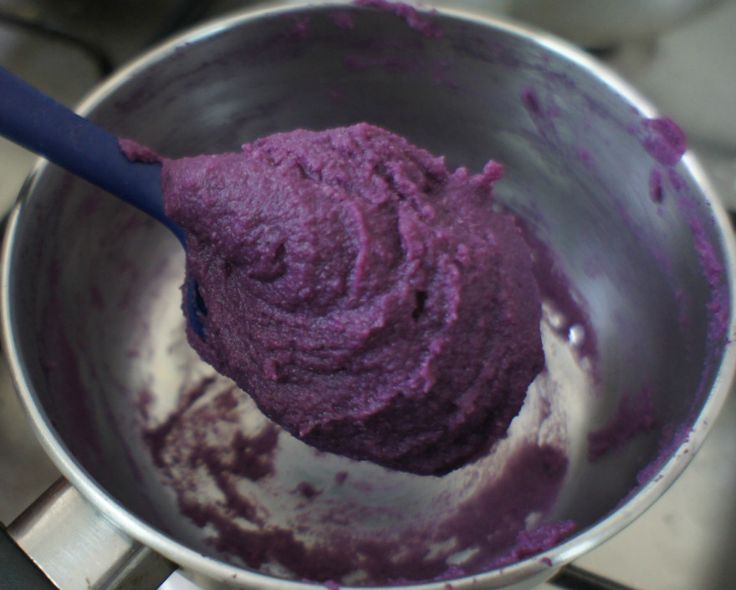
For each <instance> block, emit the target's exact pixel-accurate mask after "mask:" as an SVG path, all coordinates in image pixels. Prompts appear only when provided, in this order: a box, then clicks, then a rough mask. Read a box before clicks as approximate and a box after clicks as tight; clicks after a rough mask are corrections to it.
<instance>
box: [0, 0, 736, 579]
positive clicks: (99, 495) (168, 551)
mask: <svg viewBox="0 0 736 590" xmlns="http://www.w3.org/2000/svg"><path fill="white" fill-rule="evenodd" d="M349 6H353V3H352V2H351V1H350V0H327V1H321V2H317V3H315V2H307V1H304V2H300V3H298V4H296V3H294V2H277V3H275V4H273V3H271V4H269V5H267V6H265V7H261V8H255V9H254V8H250V9H245V10H241V11H238V12H235V13H232V14H229V15H225V16H221V17H219V18H215V19H213V20H210V21H208V22H206V23H204V24H200V25H198V26H195V27H194V28H191V29H189V30H186V31H184V32H183V33H180V34H177V35H176V36H174V37H172V38H170V39H169V40H167V41H165V42H163V43H162V44H160V45H158V46H156V47H154V48H152V49H150V50H148V51H146V52H145V53H143V54H142V55H141V56H140V57H138V58H136V59H135V60H133V61H132V62H130V63H129V64H128V65H126V66H124V67H123V68H121V69H120V70H118V71H117V72H116V73H115V74H114V75H113V76H111V77H110V78H109V79H107V80H106V81H104V82H103V83H102V84H100V85H98V86H97V87H96V88H95V89H93V90H92V91H91V92H90V93H89V94H88V95H87V96H86V98H85V99H83V100H82V101H81V103H80V104H79V105H78V107H77V109H76V111H77V112H78V113H79V114H82V115H84V114H86V113H89V112H90V111H91V110H92V109H93V108H94V107H96V106H97V104H98V103H100V102H101V101H102V100H103V99H105V98H107V97H108V96H109V95H110V94H111V93H113V92H114V91H115V90H116V89H117V88H118V87H120V86H121V85H122V84H123V83H125V82H126V81H127V80H128V79H130V78H131V77H134V76H136V75H138V74H140V73H141V72H143V71H144V70H145V69H146V68H148V67H149V66H150V65H151V64H152V63H156V62H158V61H161V60H163V59H166V58H168V57H170V56H171V55H172V54H174V53H175V52H176V51H177V50H178V48H180V47H182V46H184V45H188V44H192V43H198V42H201V41H203V40H205V39H207V38H209V37H212V36H215V35H217V34H219V33H221V32H223V31H226V30H230V29H232V28H234V27H239V26H242V25H245V24H247V23H248V22H250V21H253V20H257V19H259V18H261V17H264V16H272V15H275V14H285V13H290V12H300V11H304V10H310V9H318V10H319V9H323V8H325V7H335V8H339V7H349ZM436 13H437V14H439V15H442V16H448V17H451V18H454V19H460V20H465V21H467V22H470V23H473V24H478V25H481V26H483V27H486V28H490V29H495V30H502V31H504V32H505V33H509V34H512V35H515V36H518V37H522V38H524V39H525V40H527V41H529V42H532V43H534V44H536V45H538V46H540V47H542V48H544V49H545V50H547V51H549V52H551V53H554V54H556V55H557V56H558V57H560V58H562V59H563V60H565V61H568V62H571V63H572V64H574V65H575V66H576V67H579V68H581V69H582V70H584V71H586V72H587V73H588V74H590V75H591V76H593V77H594V78H597V79H598V80H600V81H602V82H604V83H605V84H606V85H607V86H608V87H609V88H611V90H612V91H614V92H616V93H617V94H619V95H620V96H621V97H622V98H623V99H624V100H626V101H627V102H628V103H629V104H631V105H632V106H633V107H635V108H636V109H637V110H638V111H639V113H640V114H641V115H642V116H644V117H650V118H651V117H656V116H657V111H656V110H655V109H654V107H653V106H652V105H651V104H650V103H649V102H648V100H646V99H645V98H644V97H643V96H642V95H640V94H639V93H638V92H637V91H636V90H635V89H634V88H632V87H631V86H630V85H629V84H628V83H627V82H625V81H624V80H623V79H622V78H621V77H620V76H619V75H618V74H616V73H614V72H613V71H612V70H610V69H609V68H608V67H607V66H604V65H602V64H601V63H599V62H598V61H596V60H595V59H594V58H592V57H590V56H589V55H587V54H586V53H584V52H583V51H582V50H581V49H579V48H577V47H575V46H574V45H573V44H571V43H569V42H567V41H564V40H561V39H559V38H557V37H555V36H553V35H551V34H549V33H546V32H543V31H540V30H538V29H536V28H534V27H531V26H528V25H521V24H518V23H516V22H514V21H511V20H509V19H507V18H499V17H495V16H493V17H491V16H487V15H479V14H476V13H474V12H472V11H468V10H463V9H449V8H445V7H442V8H437V9H436ZM47 166H48V162H47V161H46V160H45V159H42V158H39V159H38V160H37V161H36V164H35V165H34V167H33V170H32V171H31V173H30V175H29V176H28V178H27V179H26V181H25V183H24V184H23V187H22V188H21V191H20V195H19V202H18V204H17V205H16V206H15V208H14V210H13V212H12V214H11V216H10V218H9V220H8V227H7V230H6V233H5V237H4V240H3V249H2V258H1V259H0V264H2V271H1V274H0V307H1V309H0V319H1V320H2V340H3V346H4V349H5V355H6V358H7V360H8V363H9V367H10V371H11V374H12V377H13V381H14V384H15V388H16V391H17V393H18V395H19V397H20V399H21V402H22V405H23V407H24V409H25V411H26V412H27V414H28V416H29V417H30V419H31V423H32V425H33V428H34V430H35V432H36V435H37V437H38V439H39V441H40V442H41V444H42V446H43V447H44V449H45V451H46V452H47V454H48V455H49V456H50V458H51V459H52V460H53V462H54V463H55V464H56V467H57V468H58V469H59V470H60V471H61V473H62V474H63V475H64V476H65V477H66V478H67V479H68V480H69V481H70V482H71V483H72V484H73V485H74V486H75V487H76V488H77V490H78V491H79V492H80V493H81V494H82V495H83V496H84V497H85V498H86V499H87V500H88V501H89V502H90V503H92V504H93V505H94V506H95V507H96V508H97V509H98V510H99V511H100V512H101V513H102V514H104V515H105V516H107V517H108V518H109V519H110V520H112V521H113V522H114V523H115V524H116V525H117V526H119V527H120V528H121V529H122V530H123V531H125V532H126V533H127V534H129V535H130V536H131V537H133V538H134V539H136V540H138V541H139V542H141V543H143V544H145V545H147V546H149V547H151V548H153V549H154V550H156V551H157V552H159V553H161V554H162V555H164V556H166V557H168V558H169V559H171V560H172V561H174V562H175V563H177V564H179V565H181V566H184V567H187V568H190V569H193V570H195V571H197V572H199V573H202V574H203V575H205V576H207V577H210V578H213V579H215V580H221V581H227V582H228V583H234V584H240V585H250V586H251V587H254V588H259V589H262V590H316V589H317V588H324V585H323V584H321V583H308V582H300V581H296V580H288V579H282V578H276V577H273V576H270V575H266V574H262V573H259V572H256V571H251V570H247V569H245V568H241V567H237V566H234V565H230V564H227V563H225V562H222V561H219V560H217V559H215V558H213V557H209V556H207V555H204V554H202V553H199V552H198V551H195V550H193V549H191V548H188V547H186V546H185V545H183V544H182V543H180V542H178V541H176V540H174V539H172V538H170V537H168V536H167V535H165V534H164V533H163V532H160V531H158V530H157V529H155V528H154V527H152V526H150V525H149V524H147V523H145V522H144V521H143V520H142V519H140V518H138V517H137V516H134V515H133V514H131V513H130V512H129V511H128V510H126V509H125V508H124V507H123V506H122V505H121V504H120V503H119V502H118V501H117V500H115V499H114V498H113V497H112V496H111V495H110V494H108V493H107V492H106V491H105V490H104V489H103V488H102V486H100V485H99V484H98V483H97V482H96V481H95V480H94V478H93V477H92V476H91V475H90V474H89V473H88V472H87V471H86V470H85V469H84V468H83V467H82V466H81V465H80V464H79V463H78V462H77V461H76V459H75V458H74V457H73V456H72V454H71V453H70V452H69V450H68V449H67V447H66V445H65V444H64V443H63V441H62V439H61V437H60V436H59V434H58V433H57V432H56V429H55V428H54V427H53V425H52V424H51V421H50V420H49V418H48V416H47V415H46V414H45V412H43V410H42V408H41V404H40V403H39V401H38V398H37V396H36V394H35V392H34V391H33V390H32V387H31V382H30V378H29V375H28V374H27V371H26V369H25V366H24V362H23V359H22V357H21V353H20V347H19V344H18V342H17V338H16V333H15V332H16V330H15V329H14V322H13V314H12V308H11V296H10V294H11V292H12V284H13V275H14V272H13V261H14V255H15V248H14V246H15V243H16V239H15V238H16V231H17V228H18V224H19V220H20V219H21V216H22V215H23V210H24V208H25V207H26V206H27V201H28V198H29V196H30V195H31V194H32V192H33V188H34V187H35V185H36V183H37V181H38V179H39V177H40V176H41V175H42V173H43V172H44V171H45V169H46V167H47ZM683 166H684V168H685V170H686V171H687V172H688V173H689V174H690V175H691V176H692V178H693V179H694V180H695V181H696V182H697V183H698V185H699V186H700V187H701V189H702V192H703V195H704V200H705V202H706V205H708V207H709V208H710V209H711V211H712V214H713V220H714V223H715V226H716V228H717V230H718V238H719V240H720V244H719V246H720V248H721V249H722V251H723V254H724V259H725V262H726V266H727V277H726V280H727V283H728V286H729V305H730V310H729V324H728V331H727V335H728V342H727V343H726V345H725V348H724V352H723V356H722V358H721V359H720V365H719V367H718V371H717V373H716V375H715V379H714V383H713V386H712V388H711V390H710V391H709V392H708V396H707V398H706V400H705V402H704V403H703V407H702V409H701V411H700V413H699V415H698V416H697V418H696V419H695V421H694V422H693V425H692V428H691V431H690V433H689V436H688V437H687V439H686V440H685V441H683V442H682V443H681V444H680V445H679V446H678V447H677V450H676V451H675V452H674V453H673V454H672V456H671V457H670V458H669V459H668V460H667V461H666V462H664V464H663V465H662V466H661V467H660V468H659V470H658V471H657V473H656V474H655V475H654V476H653V477H651V479H650V480H649V481H648V482H647V483H646V484H644V485H642V486H641V487H640V488H639V489H638V490H637V491H636V492H635V493H633V494H631V495H630V496H629V497H628V498H627V499H626V500H625V502H624V503H623V504H621V505H620V506H619V507H618V508H616V509H614V510H613V511H611V512H610V513H609V514H608V515H606V516H605V517H603V518H602V519H601V520H600V521H599V522H598V523H596V524H595V525H593V526H592V527H590V528H587V529H584V530H582V531H581V532H579V533H577V534H574V535H572V536H570V537H569V538H568V539H567V540H566V541H564V542H563V543H561V544H559V545H556V546H555V547H552V548H551V549H549V550H547V551H545V552H544V553H543V554H540V555H534V556H531V557H528V558H525V559H523V560H521V561H518V562H516V563H514V564H511V565H508V566H504V567H501V568H497V569H493V570H489V571H486V572H482V573H479V574H476V575H473V576H465V577H462V578H457V579H452V580H449V579H448V580H442V581H433V582H422V583H414V584H409V585H404V586H401V588H404V589H406V590H444V588H445V587H446V586H445V584H446V583H448V582H451V583H452V585H453V587H454V588H456V589H457V590H461V589H462V588H467V587H470V586H475V585H476V584H479V585H484V584H485V585H487V586H488V587H500V586H505V585H507V584H511V583H514V582H520V581H522V580H525V579H527V578H530V577H532V576H545V575H546V577H551V576H552V575H553V574H554V573H555V571H556V570H557V569H558V568H560V567H562V566H563V565H565V564H566V563H569V562H571V561H573V560H575V559H577V558H578V557H580V556H581V555H583V554H584V553H586V552H587V551H589V550H590V549H592V548H594V547H596V546H598V545H600V544H601V543H603V542H604V541H606V540H607V539H609V538H610V537H612V536H613V535H615V534H616V533H618V532H619V531H621V530H622V529H623V528H625V527H626V526H628V525H629V524H631V522H633V521H634V520H635V519H636V518H637V517H638V516H640V515H641V514H642V513H643V512H644V511H645V510H646V509H647V508H649V507H650V506H651V505H652V504H653V503H654V502H655V500H657V498H659V497H660V496H661V495H662V494H663V493H664V492H665V491H666V490H667V489H668V488H669V487H670V485H672V483H674V481H675V480H676V479H677V477H678V476H679V475H680V474H681V473H682V471H683V470H684V468H685V467H686V465H687V464H688V463H689V462H690V460H691V459H692V458H693V456H694V455H695V453H696V451H697V450H698V449H699V448H700V447H701V445H702V443H703V441H704V440H705V437H706V435H707V433H708V431H709V430H710V428H711V426H712V424H713V422H714V420H715V418H716V417H717V415H718V413H719V412H720V410H721V407H722V406H723V403H724V401H725V399H726V397H727V395H728V393H729V391H730V388H731V384H732V382H733V378H734V373H735V372H736V349H735V348H734V345H733V339H734V336H735V335H736V314H735V313H734V311H735V309H736V292H735V291H736V288H735V287H736V278H735V277H734V269H736V242H735V241H734V236H733V232H732V230H731V226H730V221H729V218H728V215H727V214H726V212H725V210H724V208H723V206H722V205H721V203H720V201H719V200H718V198H717V197H716V196H715V191H714V190H713V188H712V186H711V185H710V183H709V181H708V179H707V178H706V176H705V174H704V172H703V169H702V168H701V166H700V164H699V163H698V161H697V159H696V158H695V156H694V155H693V154H692V153H690V152H688V153H686V155H685V156H684V157H683ZM387 587H388V586H381V587H366V586H360V587H357V588H359V589H360V590H371V588H374V590H377V589H379V588H387ZM344 588H345V590H347V587H344Z"/></svg>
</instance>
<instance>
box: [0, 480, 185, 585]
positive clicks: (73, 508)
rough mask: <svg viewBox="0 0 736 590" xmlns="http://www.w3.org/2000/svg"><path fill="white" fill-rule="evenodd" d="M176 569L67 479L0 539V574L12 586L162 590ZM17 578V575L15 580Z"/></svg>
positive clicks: (29, 508)
mask: <svg viewBox="0 0 736 590" xmlns="http://www.w3.org/2000/svg"><path fill="white" fill-rule="evenodd" d="M175 569H176V566H175V565H174V564H173V563H171V562H170V561H168V560H167V559H165V558H164V557H162V556H161V555H159V554H157V553H155V552H154V551H152V550H151V549H149V548H148V547H145V546H144V545H141V544H140V543H138V542H137V541H134V540H133V539H131V538H130V537H129V536H128V535H126V534H125V533H123V532H122V531H121V530H120V529H118V528H117V527H116V526H114V525H113V524H112V523H111V522H110V521H108V520H107V518H105V517H104V516H103V515H102V514H101V513H100V512H98V511H97V510H96V509H95V508H94V507H93V506H92V505H91V504H90V503H89V502H87V501H86V500H85V499H84V498H83V497H82V496H81V494H80V493H79V492H78V491H77V490H76V489H75V488H74V487H73V486H72V485H70V484H69V482H67V481H66V480H65V479H63V478H62V479H59V480H57V481H56V482H55V483H54V484H53V485H52V486H51V487H50V488H49V489H48V490H46V491H45V492H44V493H43V494H42V495H41V496H40V497H39V498H38V499H37V500H36V501H35V502H34V503H33V504H32V505H31V506H29V507H28V508H27V509H26V510H25V511H24V512H23V513H22V514H21V515H20V516H19V517H18V518H16V519H15V520H14V521H13V522H12V523H11V524H10V526H9V527H8V528H7V531H6V530H4V529H3V534H2V535H0V571H1V572H2V574H3V577H4V581H8V578H7V577H6V576H8V575H9V576H11V577H10V578H9V579H10V581H11V582H12V581H14V580H16V579H17V580H18V581H17V583H11V585H10V587H12V588H24V589H25V588H28V589H29V590H37V589H38V590H47V589H52V588H60V589H61V590H67V589H69V590H71V589H77V588H85V589H90V590H141V589H143V588H158V587H159V586H160V584H161V583H162V582H163V581H164V580H166V579H167V578H168V577H169V575H170V574H171V572H173V571H174V570H175ZM13 576H17V578H14V577H13Z"/></svg>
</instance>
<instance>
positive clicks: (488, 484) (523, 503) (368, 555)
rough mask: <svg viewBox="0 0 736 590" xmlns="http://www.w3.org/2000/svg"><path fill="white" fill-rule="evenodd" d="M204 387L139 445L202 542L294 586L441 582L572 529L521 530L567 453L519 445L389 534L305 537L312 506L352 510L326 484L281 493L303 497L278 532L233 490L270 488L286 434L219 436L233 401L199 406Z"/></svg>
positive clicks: (541, 510) (538, 548) (553, 492)
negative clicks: (465, 490)
mask: <svg viewBox="0 0 736 590" xmlns="http://www.w3.org/2000/svg"><path fill="white" fill-rule="evenodd" d="M202 384H209V385H208V387H210V388H215V389H216V388H217V387H220V386H219V385H218V384H217V383H216V382H214V381H210V380H208V379H205V380H203V381H201V382H200V383H199V384H197V385H196V386H195V387H194V388H193V390H192V392H191V393H187V392H185V393H184V395H183V396H182V403H180V404H179V406H178V407H177V409H176V410H174V412H173V414H172V416H175V417H174V418H173V419H167V420H166V421H165V422H164V423H163V424H164V425H165V426H163V427H159V428H156V427H153V428H151V429H149V432H151V431H154V432H157V434H156V435H155V436H148V437H147V439H148V441H149V444H152V445H153V447H152V451H153V452H154V453H156V454H157V456H158V457H160V460H163V467H162V469H163V472H164V473H165V474H166V475H167V477H168V478H169V483H170V485H171V486H172V488H173V489H174V491H175V492H176V494H177V498H178V503H179V507H180V509H181V511H182V513H183V514H184V515H186V516H187V517H189V518H190V519H191V520H192V521H193V522H194V523H195V524H197V525H198V526H201V527H207V529H208V530H209V531H210V534H209V543H210V544H211V545H212V547H213V548H214V549H216V550H217V551H218V552H220V553H221V554H223V555H225V556H229V557H230V558H232V559H234V560H235V561H236V563H242V564H244V565H247V566H248V567H251V568H255V569H261V568H263V567H269V566H273V565H274V564H278V565H279V566H281V567H283V568H286V569H287V570H288V572H289V573H290V575H293V576H294V577H296V578H297V579H302V580H310V581H317V582H322V583H324V584H335V585H337V584H340V583H344V582H345V580H346V578H349V576H351V575H352V574H354V573H355V572H356V571H358V570H360V571H361V572H363V574H364V575H365V577H364V578H363V581H362V582H361V583H364V584H375V585H383V584H398V583H409V582H417V581H427V580H443V579H449V578H453V577H459V576H463V575H470V574H473V573H476V572H478V571H481V570H484V569H488V568H495V567H502V566H505V565H508V564H510V563H513V562H515V561H518V560H520V559H524V558H526V557H529V556H531V555H534V554H538V553H540V552H543V551H545V550H547V549H549V548H551V547H553V546H554V545H556V544H558V543H559V542H560V541H561V540H563V539H564V538H565V537H567V536H568V535H569V534H571V533H572V532H573V530H574V529H575V526H574V524H573V523H571V522H569V521H563V522H545V521H541V522H537V523H535V524H530V522H529V519H530V515H538V516H539V515H543V514H545V513H547V512H548V511H549V510H550V509H551V507H552V506H553V504H554V502H555V500H556V498H557V495H558V493H559V490H560V486H561V485H562V482H563V480H564V478H565V474H566V472H567V458H566V456H565V453H564V451H562V450H560V449H558V448H556V447H553V446H549V445H544V444H536V443H532V442H527V443H523V444H521V445H520V446H519V447H518V448H516V449H515V450H514V451H512V452H511V454H510V455H509V457H508V460H507V461H505V462H504V463H503V464H502V466H500V468H499V470H498V471H495V472H493V473H489V474H487V477H486V480H485V481H484V482H483V483H480V484H479V485H478V486H477V487H476V489H475V490H474V491H473V493H472V494H471V495H470V496H468V497H467V498H465V499H464V500H461V501H459V502H456V501H454V500H453V499H452V497H451V496H450V497H447V498H445V499H442V497H440V498H439V499H437V501H436V505H435V507H434V510H433V512H430V513H427V514H425V515H424V516H423V517H422V518H421V519H403V520H402V519H401V518H398V519H397V520H396V521H395V523H394V525H393V526H391V527H390V528H388V529H379V530H378V531H376V532H375V533H371V532H370V528H368V529H365V528H363V527H362V526H353V527H349V526H345V527H342V526H341V527H337V528H333V529H331V530H332V531H333V532H332V533H331V534H330V535H329V537H328V538H319V539H316V540H314V541H313V542H305V541H304V539H303V538H302V537H300V536H299V531H300V530H302V529H303V527H305V526H307V527H308V526H309V522H310V519H309V516H310V513H311V512H312V511H314V510H324V509H325V508H326V507H327V512H326V513H325V514H326V518H327V519H328V520H329V521H330V522H333V523H335V522H345V524H346V525H348V524H349V523H351V522H352V519H353V518H354V515H355V514H356V510H357V511H358V512H357V513H358V514H360V513H361V510H362V508H361V507H360V506H355V505H353V504H352V503H351V501H350V500H346V499H345V498H344V497H342V496H340V495H337V496H336V495H335V490H334V489H333V490H332V491H331V492H327V491H320V490H317V489H316V488H315V487H314V486H313V485H312V484H311V483H309V482H301V483H300V484H299V485H298V486H297V489H296V490H286V493H287V495H289V496H293V495H294V493H295V492H296V494H297V495H298V496H301V497H303V498H304V499H305V500H307V502H303V504H302V506H303V508H302V510H303V513H302V516H297V517H296V520H294V521H292V522H291V523H290V525H289V526H288V527H284V526H280V525H276V524H274V523H273V522H271V521H270V520H269V517H268V509H267V508H265V507H264V506H262V505H261V504H260V502H259V501H258V499H257V498H255V497H254V496H253V495H252V494H251V493H250V492H249V489H250V488H249V487H248V486H247V485H243V484H244V483H246V482H249V481H252V482H255V483H257V484H258V485H259V486H268V485H269V483H270V482H273V481H276V478H277V476H278V473H277V471H276V469H277V468H276V466H275V464H274V458H275V455H274V453H275V451H276V449H277V448H278V441H279V439H280V437H281V436H285V435H283V434H280V433H279V432H278V429H277V427H275V426H270V425H267V426H265V428H264V429H261V430H257V431H255V432H253V433H245V432H243V429H242V428H238V427H235V428H233V429H231V430H229V432H230V434H226V431H228V429H230V428H231V427H232V426H233V425H234V423H235V422H237V420H238V416H237V414H238V413H237V411H236V409H235V407H234V406H233V405H232V403H231V401H233V400H228V398H231V397H232V392H231V391H230V390H227V389H226V390H225V391H224V392H220V393H215V394H214V395H207V396H206V401H205V403H202V402H201V401H200V400H202V399H203V398H202V389H201V385H202ZM223 398H225V401H223ZM193 400H197V401H195V403H193ZM172 423H175V425H174V426H172ZM233 433H236V434H233ZM236 441H239V442H236ZM244 441H245V442H244ZM244 448H245V449H247V450H246V451H245V452H243V450H242V449H244ZM239 449H240V450H239ZM264 466H268V468H267V469H264ZM202 470H204V472H205V473H207V474H208V476H209V477H210V478H211V479H212V481H213V482H214V483H215V485H216V486H217V488H218V489H219V490H220V492H221V495H220V497H219V499H213V498H212V497H210V498H207V497H206V496H203V495H201V494H199V493H198V492H197V489H198V488H197V483H196V482H201V473H202ZM254 474H258V475H257V476H255V477H254ZM339 475H340V472H338V473H337V474H336V475H335V478H336V479H337V478H338V477H339ZM376 483H377V484H378V486H379V487H378V488H377V489H376V490H374V491H371V490H369V489H366V490H365V491H363V492H361V494H360V496H359V497H361V498H364V499H363V500H359V501H361V503H362V502H367V503H368V504H370V503H371V497H372V496H373V495H375V494H381V493H383V492H382V491H381V488H380V481H377V482H376ZM336 489H337V490H339V489H340V486H339V485H338V486H337V488H336ZM275 493H278V492H275ZM244 522H248V523H252V525H255V527H254V526H252V525H251V526H246V525H245V524H243V523H244ZM343 531H344V532H343ZM464 551H467V552H468V553H470V557H468V558H466V559H465V560H464V561H463V560H461V561H460V562H455V561H454V560H453V556H455V555H458V554H460V553H462V552H464ZM328 587H329V586H328Z"/></svg>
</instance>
